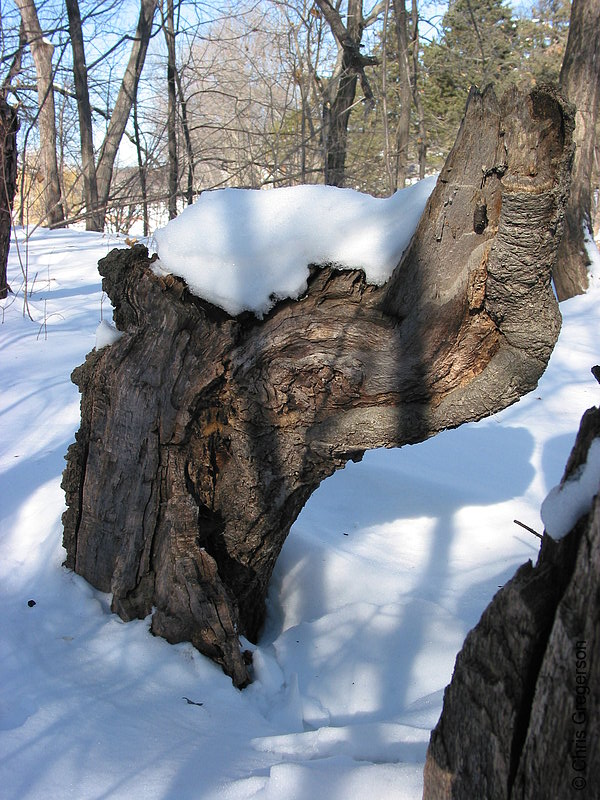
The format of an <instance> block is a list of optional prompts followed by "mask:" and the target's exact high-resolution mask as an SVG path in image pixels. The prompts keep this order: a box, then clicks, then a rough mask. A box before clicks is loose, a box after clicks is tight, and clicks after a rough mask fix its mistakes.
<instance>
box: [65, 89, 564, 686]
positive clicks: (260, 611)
mask: <svg viewBox="0 0 600 800" xmlns="http://www.w3.org/2000/svg"><path fill="white" fill-rule="evenodd" d="M572 127H573V124H572V118H571V117H570V116H569V115H568V113H567V112H566V111H565V110H564V108H563V106H562V103H561V102H560V100H559V99H558V98H557V97H555V96H554V95H553V94H549V93H544V92H540V91H535V92H534V93H532V94H531V96H529V97H527V98H523V97H517V96H512V95H511V96H510V97H507V98H506V99H505V101H504V103H503V104H502V105H500V104H499V103H498V102H497V101H496V98H495V96H494V95H493V93H492V92H491V91H488V92H486V93H485V94H484V95H483V96H481V95H480V94H479V93H477V92H475V91H473V92H472V93H471V96H470V100H469V104H468V109H467V112H466V117H465V120H464V122H463V125H462V126H461V129H460V132H459V135H458V139H457V142H456V144H455V146H454V148H453V150H452V152H451V153H450V155H449V157H448V161H447V162H446V165H445V167H444V169H443V171H442V173H441V175H440V178H439V180H438V183H437V186H436V188H435V190H434V192H433V194H432V196H431V198H430V201H429V203H428V205H427V207H426V209H425V212H424V214H423V217H422V219H421V221H420V223H419V226H418V229H417V232H416V234H415V237H414V239H413V242H412V244H411V246H410V248H409V250H408V251H407V254H406V255H405V257H404V258H403V260H402V262H401V263H400V265H399V266H398V267H397V268H396V270H395V272H394V274H393V276H392V278H391V279H390V281H388V283H387V284H386V285H385V286H383V287H374V286H371V285H368V284H366V282H365V278H364V274H363V273H362V271H346V272H341V271H335V270H333V269H332V268H329V267H324V268H314V270H313V271H312V273H311V279H310V281H309V287H308V291H307V293H306V294H305V296H304V297H302V298H301V299H300V300H298V301H282V302H280V303H278V304H277V306H276V307H275V308H274V309H273V310H272V311H271V312H270V313H269V315H268V316H267V317H265V319H264V320H261V321H259V320H257V319H256V318H254V316H252V315H250V314H243V315H240V316H239V317H235V318H234V317H230V316H228V315H227V314H226V313H225V312H223V311H220V310H219V309H216V308H214V307H212V306H211V305H209V304H208V303H206V302H203V301H202V300H199V299H197V298H195V297H193V296H192V295H191V294H190V293H189V292H188V290H187V287H186V285H185V283H184V282H183V281H182V280H180V279H178V278H174V277H167V278H165V277H157V276H156V275H155V274H154V273H153V272H152V269H151V265H150V262H149V260H148V258H147V253H146V251H145V249H144V248H141V247H136V248H133V249H131V250H120V251H113V252H112V253H111V254H110V255H109V256H107V257H106V258H105V259H103V260H102V261H101V262H100V271H101V273H102V275H103V276H104V280H103V287H104V289H105V291H106V292H107V293H108V294H109V296H110V297H111V300H112V302H113V304H114V306H115V309H116V311H115V320H116V323H117V326H118V328H119V329H120V330H122V331H123V332H124V335H123V336H122V337H121V338H120V339H119V341H118V342H116V343H115V344H113V345H112V346H110V347H108V348H105V349H103V350H101V351H99V352H92V353H90V354H89V355H88V357H87V359H86V362H85V364H84V365H83V366H82V367H79V368H78V369H77V370H75V372H74V374H73V379H74V381H75V382H76V383H77V384H78V385H79V387H80V390H81V392H82V401H81V402H82V405H81V413H82V421H81V428H80V430H79V432H78V434H77V441H76V443H75V444H74V445H72V446H71V448H70V449H69V453H68V458H67V460H68V463H67V468H66V471H65V475H64V479H63V487H64V489H65V491H66V496H67V505H68V509H67V511H66V512H65V515H64V527H65V535H64V542H65V546H66V549H67V554H68V556H67V565H68V566H69V567H72V568H73V569H75V570H76V571H77V572H78V573H80V574H81V575H83V576H84V577H85V578H87V579H88V580H89V581H90V582H91V583H93V584H94V585H95V586H97V587H98V588H99V589H101V590H102V591H106V592H112V593H113V609H114V610H115V611H116V612H117V613H118V614H120V615H121V617H123V618H124V619H131V618H134V617H145V616H146V615H148V614H150V613H151V612H152V610H153V609H154V611H153V618H152V630H153V631H154V632H155V633H157V634H160V635H162V636H164V637H165V638H166V639H168V640H169V641H171V642H176V641H182V640H190V641H192V642H193V643H194V645H196V647H197V648H198V649H199V650H201V651H202V652H203V653H206V654H207V655H209V656H210V657H211V658H213V659H214V660H215V661H217V662H218V663H220V664H221V665H222V666H223V668H224V669H225V671H226V672H227V673H228V674H229V675H231V676H232V678H233V681H234V682H235V684H236V685H238V686H242V685H244V684H245V683H246V682H247V681H248V678H249V676H248V671H247V667H246V664H245V663H244V659H243V657H242V654H241V653H240V646H239V641H238V634H244V635H245V636H247V637H248V638H249V639H255V638H256V636H257V635H258V633H259V631H260V628H261V624H262V622H263V617H264V599H265V594H266V591H267V586H268V583H269V578H270V576H271V572H272V570H273V566H274V564H275V561H276V559H277V556H278V554H279V552H280V549H281V547H282V545H283V542H284V540H285V538H286V536H287V533H288V531H289V529H290V526H291V524H292V523H293V521H294V520H295V519H296V517H297V515H298V513H299V512H300V510H301V508H302V507H303V505H304V504H305V502H306V500H307V499H308V497H309V496H310V495H311V493H312V492H313V491H314V490H315V488H316V487H317V486H318V485H319V483H320V482H321V481H322V480H323V479H324V478H326V477H327V476H328V475H331V473H332V472H334V470H336V469H338V468H340V467H342V466H344V464H345V463H346V462H347V461H348V460H349V459H354V460H356V459H360V458H361V456H362V454H363V452H364V451H365V450H367V449H370V448H374V447H381V446H387V447H398V446H401V445H403V444H406V443H410V442H419V441H422V440H424V439H426V438H427V437H429V436H432V435H434V434H435V433H437V432H438V431H441V430H443V429H445V428H449V427H455V426H457V425H460V424H461V423H462V422H465V421H467V420H475V419H479V418H481V417H484V416H486V415H488V414H490V413H492V412H494V411H496V410H498V409H500V408H502V407H504V406H506V405H508V404H510V403H512V402H514V401H515V400H517V399H518V398H519V397H520V396H521V395H522V394H524V393H525V392H527V391H529V390H530V389H532V388H533V387H534V386H535V385H536V383H537V381H538V379H539V377H540V375H541V374H542V372H543V370H544V368H545V366H546V363H547V360H548V358H549V356H550V353H551V351H552V348H553V346H554V343H555V341H556V337H557V335H558V331H559V328H560V317H559V313H558V309H557V305H556V302H555V300H554V296H553V293H552V290H551V283H550V276H551V270H552V268H553V265H554V260H555V255H556V249H557V244H558V240H559V237H560V229H561V218H562V210H563V206H564V201H565V197H566V193H567V188H568V187H567V184H568V173H569V167H570V160H571V134H572Z"/></svg>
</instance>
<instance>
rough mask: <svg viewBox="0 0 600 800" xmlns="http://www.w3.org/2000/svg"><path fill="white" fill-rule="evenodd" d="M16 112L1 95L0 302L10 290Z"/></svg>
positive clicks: (15, 174) (15, 164) (17, 125)
mask: <svg viewBox="0 0 600 800" xmlns="http://www.w3.org/2000/svg"><path fill="white" fill-rule="evenodd" d="M18 130H19V119H18V117H17V109H16V108H13V107H12V106H11V105H9V104H8V103H7V102H6V100H5V98H4V97H2V95H0V300H4V299H5V298H6V296H7V294H8V292H9V290H10V287H9V285H8V280H7V275H6V266H7V263H8V251H9V249H10V230H11V219H12V207H13V200H14V197H15V192H16V189H17V131H18Z"/></svg>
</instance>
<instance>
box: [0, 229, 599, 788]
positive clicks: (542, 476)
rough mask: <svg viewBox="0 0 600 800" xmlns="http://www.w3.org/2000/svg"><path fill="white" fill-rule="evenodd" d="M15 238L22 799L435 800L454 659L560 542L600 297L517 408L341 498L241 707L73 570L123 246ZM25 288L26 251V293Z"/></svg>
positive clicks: (289, 568)
mask: <svg viewBox="0 0 600 800" xmlns="http://www.w3.org/2000/svg"><path fill="white" fill-rule="evenodd" d="M17 235H18V237H19V240H20V242H21V245H20V250H21V254H22V257H23V259H24V260H25V257H26V258H27V263H28V265H29V275H30V288H31V286H33V292H32V294H31V297H30V300H29V307H30V310H31V313H32V316H33V318H34V321H33V322H32V321H30V320H29V319H28V318H26V317H24V316H23V314H22V309H23V296H22V289H21V290H20V293H19V295H18V296H17V297H16V298H14V297H10V298H9V299H8V300H6V301H2V303H1V304H0V320H1V321H2V324H0V348H1V351H2V359H1V361H0V380H1V385H2V393H1V394H0V476H1V477H0V481H1V483H0V488H1V491H2V504H1V505H0V602H1V607H2V609H3V617H2V627H1V633H0V786H2V797H3V800H48V798H60V800H100V798H102V799H103V800H283V798H285V800H314V799H315V798H317V799H319V798H325V797H326V798H327V800H342V798H343V800H354V799H355V798H357V799H358V798H360V800H362V799H363V798H377V800H388V798H390V800H391V798H393V799H394V800H399V799H400V800H420V798H421V792H422V770H423V764H424V760H425V753H426V748H427V743H428V740H429V735H430V731H431V728H432V727H433V726H434V725H435V724H436V722H437V719H438V717H439V714H440V710H441V705H442V697H443V690H444V687H445V686H446V684H447V683H448V682H449V680H450V678H451V675H452V669H453V665H454V659H455V656H456V653H457V652H458V650H459V649H460V647H461V645H462V643H463V641H464V638H465V636H466V634H467V632H468V630H469V629H470V628H471V627H472V626H473V625H474V624H475V623H476V622H477V620H478V619H479V617H480V615H481V612H482V611H483V609H484V608H485V606H486V605H487V603H488V602H489V601H490V599H491V598H492V596H493V595H494V593H495V592H496V591H497V590H498V587H499V586H500V585H502V584H504V583H505V582H506V581H507V580H509V578H510V577H511V576H512V575H513V574H514V572H515V570H516V568H517V567H518V565H520V564H521V563H522V562H524V561H526V560H527V559H532V560H535V559H536V557H537V552H538V546H539V542H538V540H537V539H536V538H535V537H534V536H532V535H531V534H529V533H527V532H526V531H524V530H523V529H522V528H520V527H518V526H516V525H514V523H513V520H514V519H519V520H521V521H522V522H524V523H526V524H528V525H530V526H531V527H533V528H536V529H538V530H540V529H541V525H542V522H541V520H540V516H539V509H540V506H541V503H542V501H543V499H544V498H545V496H546V495H547V493H548V491H549V489H550V488H551V487H552V486H554V485H555V484H557V483H558V481H559V480H560V478H561V475H562V473H563V470H564V465H565V462H566V459H567V456H568V454H569V452H570V449H571V447H572V445H573V442H574V440H575V434H576V431H577V428H578V426H579V420H580V418H581V415H582V414H583V412H584V411H585V409H587V408H589V407H590V406H592V405H594V404H597V403H598V396H599V387H598V384H597V383H596V381H595V380H594V378H593V377H592V375H591V373H590V367H591V366H592V365H594V364H597V363H600V341H599V340H598V330H599V322H600V303H599V302H598V301H599V297H600V295H599V293H598V292H597V291H595V290H593V291H591V292H590V293H589V294H587V295H585V296H582V297H577V298H574V299H572V300H569V301H567V302H565V303H563V304H562V305H561V309H562V313H563V317H564V324H563V329H562V331H561V335H560V339H559V342H558V345H557V348H556V350H555V352H554V354H553V356H552V359H551V361H550V365H549V367H548V370H547V371H546V373H545V374H544V376H543V378H542V380H541V381H540V384H539V386H538V388H537V389H536V390H535V391H534V392H532V393H531V394H529V395H528V396H527V397H525V398H523V399H522V400H521V401H520V402H519V403H517V404H516V405H514V406H512V407H511V408H510V409H507V410H505V411H504V412H502V413H500V414H497V415H495V416H494V417H491V418H490V419H488V420H485V421H482V422H480V423H477V424H470V425H465V426H463V427H461V428H459V429H457V430H452V431H446V432H445V433H442V434H440V435H438V436H436V437H434V438H433V439H431V440H429V441H427V442H424V443H422V444H419V445H415V446H412V447H405V448H402V449H400V450H381V451H380V450H378V451H373V452H370V453H367V454H366V455H365V457H364V459H363V461H362V462H361V463H359V464H353V463H350V464H349V465H348V466H347V467H346V469H344V470H342V471H340V472H337V473H336V474H335V475H333V476H332V477H331V478H330V479H328V480H327V481H325V482H324V483H323V484H322V485H321V487H320V488H319V489H318V490H317V492H316V493H315V494H314V495H313V497H312V498H311V499H310V501H309V503H308V504H307V506H306V507H305V509H304V510H303V511H302V513H301V515H300V517H299V519H298V520H297V522H296V524H295V525H294V527H293V529H292V532H291V534H290V536H289V537H288V540H287V541H286V544H285V546H284V548H283V551H282V554H281V557H280V559H279V561H278V563H277V566H276V569H275V573H274V576H273V580H272V584H271V588H270V592H269V598H268V619H267V623H266V626H265V630H264V633H263V635H262V638H261V640H260V642H259V643H258V644H257V645H251V647H252V649H254V661H255V665H256V667H255V669H256V680H255V681H254V683H253V684H252V685H251V686H249V687H248V688H247V689H245V690H244V691H243V692H239V691H237V690H236V689H234V688H233V686H232V684H231V682H230V680H229V679H228V678H227V677H226V676H225V675H223V673H222V672H221V671H220V669H219V668H217V667H216V666H215V665H214V664H212V663H211V662H210V661H208V660H207V659H205V658H204V657H203V656H201V655H200V654H199V653H198V652H196V651H195V650H194V649H193V648H192V647H191V645H189V644H180V645H175V646H173V645H169V644H168V643H167V642H165V641H164V640H162V639H157V638H154V637H152V636H151V635H150V633H149V630H148V627H149V623H148V620H140V621H133V622H130V623H123V622H122V621H121V620H120V619H119V618H118V617H116V616H115V615H112V614H111V613H110V610H109V609H110V597H109V596H107V595H105V594H102V593H100V592H98V591H96V590H95V589H93V588H92V587H90V586H89V585H88V584H87V583H86V582H85V581H84V580H82V579H81V578H80V577H79V576H77V575H75V574H73V573H71V572H68V571H67V570H65V569H64V568H63V567H62V566H61V564H62V561H63V559H64V551H63V549H62V546H61V536H62V528H61V514H62V512H63V510H64V495H63V492H62V490H61V488H60V481H61V473H62V470H63V467H64V454H65V452H66V450H67V447H68V445H69V444H70V443H71V442H72V441H73V439H74V434H75V431H76V430H77V428H78V424H79V396H78V392H77V388H76V387H75V386H74V385H73V384H72V383H71V381H70V377H69V376H70V373H71V371H72V369H73V368H74V367H75V366H77V365H78V364H80V363H82V361H83V359H84V357H85V354H86V352H88V351H90V350H91V349H92V348H93V347H94V344H95V332H96V329H97V327H98V324H99V321H100V319H101V318H102V303H103V296H102V291H101V287H100V279H99V276H98V273H97V270H96V263H97V261H98V259H99V258H100V257H102V256H103V255H104V254H105V253H106V252H107V250H108V249H110V248H111V247H112V246H113V245H114V244H115V242H114V240H107V239H105V238H104V237H102V236H101V235H99V234H93V233H75V232H73V231H67V230H64V231H53V232H50V231H47V230H42V229H38V230H37V231H36V232H35V234H34V235H33V236H32V238H31V239H30V240H29V242H28V243H27V244H26V243H25V241H24V235H23V231H20V230H19V231H17ZM36 275H37V277H36V278H35V282H34V277H35V276H36ZM20 276H21V268H20V266H19V263H18V259H17V254H16V249H15V247H14V246H13V247H12V248H11V256H10V264H9V282H10V283H11V286H12V287H13V289H15V290H18V289H19V286H20V284H21V278H20ZM106 316H107V304H106V303H104V317H105V318H106ZM30 600H33V601H35V605H32V606H30V605H28V601H30ZM185 698H188V699H189V700H191V701H193V703H202V704H203V705H201V706H200V705H194V704H193V703H189V702H188V701H187V700H186V699H185Z"/></svg>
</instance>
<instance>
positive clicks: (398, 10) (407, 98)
mask: <svg viewBox="0 0 600 800" xmlns="http://www.w3.org/2000/svg"><path fill="white" fill-rule="evenodd" d="M392 4H393V8H394V22H395V28H396V44H397V48H398V70H399V75H400V81H399V82H400V114H399V119H398V132H397V136H396V170H395V172H396V175H395V178H396V187H395V188H399V189H401V188H402V187H403V186H404V184H405V183H406V169H407V166H408V140H409V136H410V109H411V100H412V89H411V81H410V62H409V44H408V22H407V16H408V15H407V13H406V4H405V0H392Z"/></svg>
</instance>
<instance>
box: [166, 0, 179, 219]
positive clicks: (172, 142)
mask: <svg viewBox="0 0 600 800" xmlns="http://www.w3.org/2000/svg"><path fill="white" fill-rule="evenodd" d="M166 6H167V14H166V17H165V19H164V20H163V27H164V32H165V40H166V43H167V145H168V147H167V149H168V153H169V199H168V208H169V219H175V217H176V216H177V190H178V188H179V180H178V177H179V165H178V163H177V117H176V114H175V112H176V110H177V86H176V75H177V64H176V61H175V13H174V9H173V0H166Z"/></svg>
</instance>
